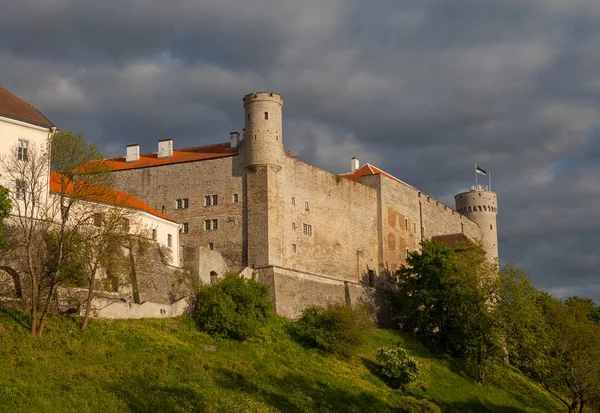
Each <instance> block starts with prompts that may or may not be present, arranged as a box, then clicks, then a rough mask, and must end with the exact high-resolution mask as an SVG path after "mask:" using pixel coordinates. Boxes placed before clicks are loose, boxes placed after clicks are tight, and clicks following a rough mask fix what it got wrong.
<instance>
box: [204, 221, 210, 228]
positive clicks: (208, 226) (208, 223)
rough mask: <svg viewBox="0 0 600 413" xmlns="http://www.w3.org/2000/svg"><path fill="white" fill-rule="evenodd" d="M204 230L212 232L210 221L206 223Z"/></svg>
mask: <svg viewBox="0 0 600 413" xmlns="http://www.w3.org/2000/svg"><path fill="white" fill-rule="evenodd" d="M204 229H205V230H207V231H210V219H207V220H205V221H204Z"/></svg>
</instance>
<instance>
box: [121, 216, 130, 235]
mask: <svg viewBox="0 0 600 413" xmlns="http://www.w3.org/2000/svg"><path fill="white" fill-rule="evenodd" d="M121 229H122V230H123V232H129V219H127V218H123V219H122V220H121Z"/></svg>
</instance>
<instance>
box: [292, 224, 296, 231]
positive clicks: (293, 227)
mask: <svg viewBox="0 0 600 413" xmlns="http://www.w3.org/2000/svg"><path fill="white" fill-rule="evenodd" d="M292 231H293V232H296V223H295V222H292Z"/></svg>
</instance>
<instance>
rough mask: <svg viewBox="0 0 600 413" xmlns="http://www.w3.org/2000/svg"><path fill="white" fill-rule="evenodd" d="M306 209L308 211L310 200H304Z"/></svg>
mask: <svg viewBox="0 0 600 413" xmlns="http://www.w3.org/2000/svg"><path fill="white" fill-rule="evenodd" d="M304 209H306V210H307V211H308V201H304Z"/></svg>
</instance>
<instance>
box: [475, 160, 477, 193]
mask: <svg viewBox="0 0 600 413" xmlns="http://www.w3.org/2000/svg"><path fill="white" fill-rule="evenodd" d="M475 189H477V164H475Z"/></svg>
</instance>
